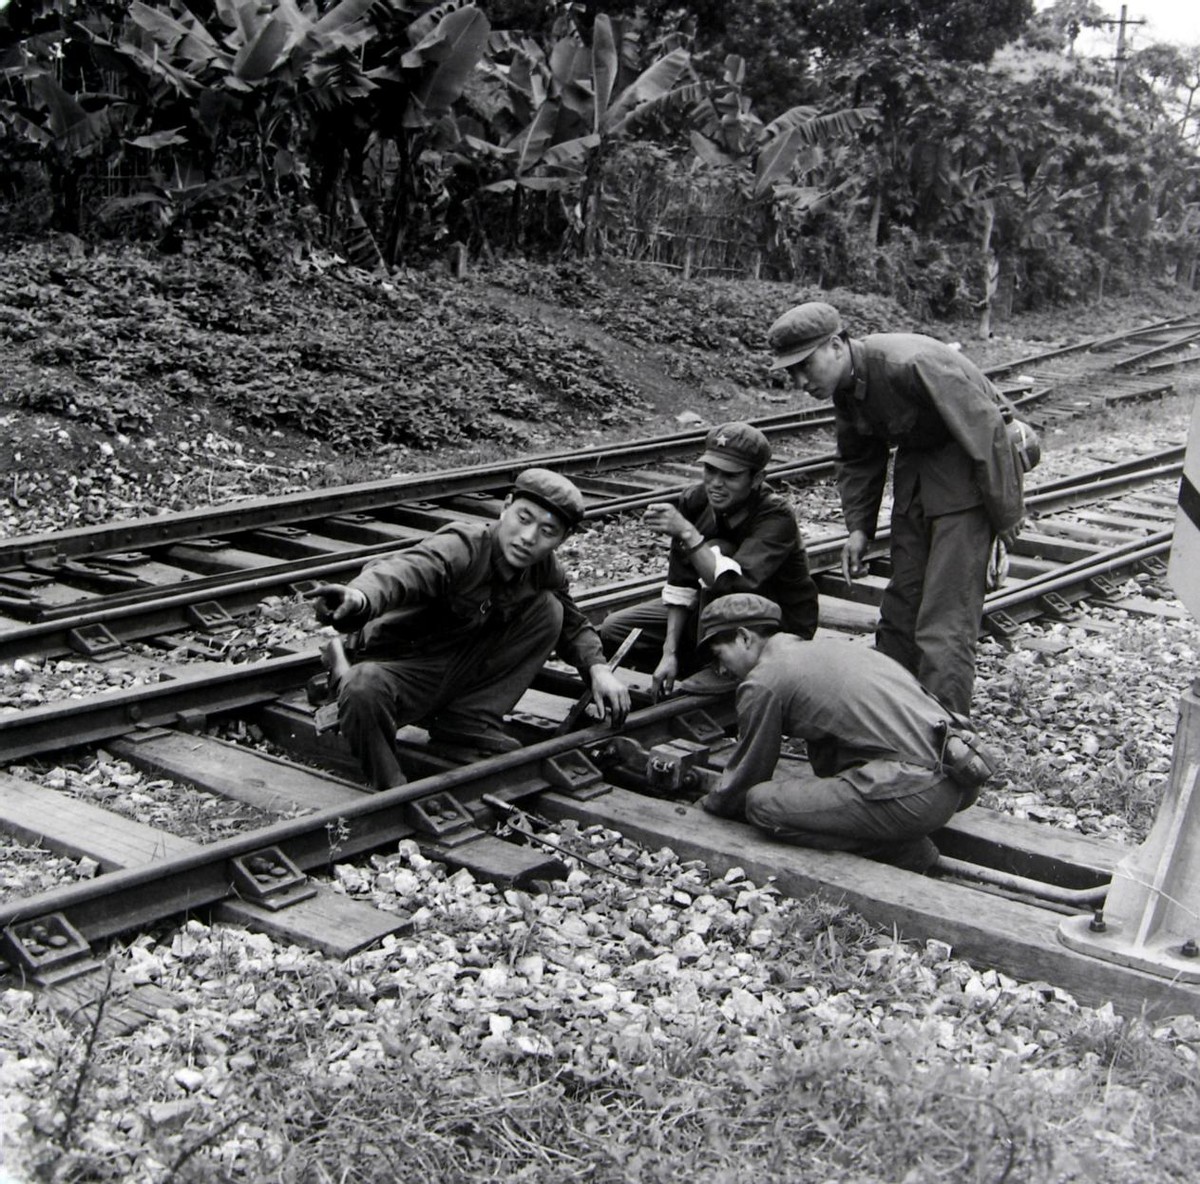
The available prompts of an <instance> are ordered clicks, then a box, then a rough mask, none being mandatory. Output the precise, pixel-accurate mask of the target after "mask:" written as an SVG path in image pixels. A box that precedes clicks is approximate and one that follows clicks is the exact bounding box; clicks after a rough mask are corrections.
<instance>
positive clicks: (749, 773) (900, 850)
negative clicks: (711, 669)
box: [700, 594, 994, 871]
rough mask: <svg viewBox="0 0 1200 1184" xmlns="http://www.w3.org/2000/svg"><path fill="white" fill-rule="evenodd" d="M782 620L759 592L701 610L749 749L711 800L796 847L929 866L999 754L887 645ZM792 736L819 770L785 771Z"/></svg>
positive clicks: (723, 812) (714, 808)
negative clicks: (806, 630) (810, 631)
mask: <svg viewBox="0 0 1200 1184" xmlns="http://www.w3.org/2000/svg"><path fill="white" fill-rule="evenodd" d="M780 623H781V622H780V612H779V608H778V606H777V605H775V604H773V603H772V602H771V601H769V600H766V599H764V598H763V597H761V596H753V595H745V594H743V595H734V596H722V597H719V598H718V599H716V600H714V601H712V602H711V603H710V604H708V605H707V606H706V607H705V609H704V612H703V614H702V615H701V619H700V641H701V646H702V648H707V649H709V650H710V651H711V653H712V657H713V662H714V664H715V665H716V666H717V667H718V668H719V669H720V670H721V671H723V672H724V673H725V674H727V675H728V676H730V677H732V678H735V679H738V680H739V685H738V690H737V719H738V739H737V747H736V748H735V749H734V752H733V755H732V756H731V757H730V759H729V762H728V764H727V765H726V766H725V769H724V771H723V772H722V774H721V780H720V783H719V784H718V786H717V788H716V789H714V790H712V791H711V792H710V793H708V794H707V795H706V796H705V797H704V798H703V799H701V803H700V804H701V805H702V806H703V808H704V809H705V810H707V811H708V812H709V813H711V814H717V815H720V816H721V817H723V818H738V819H743V818H744V819H745V820H746V821H747V822H750V823H753V825H755V826H757V827H760V828H761V829H762V830H764V831H766V832H767V833H768V834H770V835H773V836H774V837H776V838H778V839H782V840H784V841H785V842H789V843H796V844H797V845H799V846H803V847H816V848H820V849H823V850H827V851H854V852H857V853H859V854H862V855H866V856H869V857H871V858H874V859H879V860H881V861H883V862H886V863H890V864H894V865H897V866H900V867H903V868H907V869H908V870H910V871H927V870H928V869H929V868H930V867H932V866H933V865H934V864H935V863H936V862H937V859H938V850H937V847H936V846H935V845H934V843H933V841H932V840H931V839H930V838H929V835H930V833H931V832H932V831H935V830H937V829H938V828H939V827H942V826H944V825H945V824H946V823H947V822H948V821H949V820H950V818H951V817H952V816H953V815H954V813H955V812H956V811H958V810H961V809H963V808H964V807H965V806H968V805H970V804H971V803H972V802H973V801H974V800H975V798H976V797H977V796H978V791H979V786H980V785H982V783H983V781H984V780H985V779H986V778H987V776H988V775H989V774H990V772H991V771H992V761H993V760H994V758H992V757H991V754H990V753H987V752H986V750H985V749H983V748H982V746H981V745H979V743H978V741H977V740H976V738H975V737H974V736H973V735H972V734H971V733H970V732H969V731H967V730H965V728H964V726H963V725H964V721H963V720H962V719H961V718H960V717H955V716H954V715H953V713H952V712H949V711H947V710H946V708H945V707H943V706H942V705H941V704H940V703H939V702H938V701H937V700H936V699H935V698H934V697H933V696H932V695H930V694H929V693H928V692H927V691H926V690H924V688H922V686H921V685H920V683H918V682H917V680H916V679H915V678H914V677H913V676H912V675H911V674H910V673H909V672H908V671H907V670H905V669H904V667H903V666H901V665H900V664H899V663H898V662H894V661H892V659H891V658H889V657H886V656H885V655H884V654H881V653H880V652H879V650H878V649H874V648H872V647H871V646H868V645H864V644H862V643H860V642H855V641H846V640H842V639H840V638H833V637H830V638H825V639H818V640H816V641H803V640H801V639H800V638H798V637H795V636H793V635H791V634H788V633H783V632H780ZM785 736H790V737H795V738H797V739H802V740H804V741H805V742H806V744H807V752H808V759H809V763H810V764H811V766H812V769H811V771H809V770H804V771H802V772H796V773H789V774H788V775H787V776H785V777H784V776H781V777H779V778H777V777H776V763H777V762H778V760H779V756H780V752H781V748H782V744H783V738H784V737H785Z"/></svg>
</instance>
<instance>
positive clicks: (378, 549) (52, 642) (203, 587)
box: [0, 447, 1186, 661]
mask: <svg viewBox="0 0 1200 1184" xmlns="http://www.w3.org/2000/svg"><path fill="white" fill-rule="evenodd" d="M1185 451H1186V450H1185V449H1184V448H1182V447H1176V448H1167V449H1163V450H1161V451H1160V452H1156V453H1151V454H1148V455H1146V456H1144V457H1139V458H1136V459H1134V460H1131V461H1125V462H1121V463H1120V464H1117V465H1110V466H1106V467H1105V468H1104V469H1102V470H1098V471H1096V472H1093V473H1087V474H1083V475H1082V476H1078V477H1067V478H1062V479H1059V480H1056V481H1052V482H1049V483H1047V484H1045V485H1038V486H1034V487H1033V488H1031V489H1030V490H1029V492H1028V493H1027V495H1026V506H1027V507H1028V508H1031V509H1041V510H1048V509H1053V508H1061V507H1066V506H1069V505H1072V504H1078V503H1079V502H1084V501H1087V500H1089V499H1095V498H1096V497H1100V496H1105V495H1111V494H1112V493H1115V492H1118V491H1120V490H1123V489H1132V488H1136V487H1137V486H1138V485H1140V484H1144V483H1146V482H1147V481H1153V480H1159V479H1161V478H1164V477H1169V476H1174V475H1177V473H1179V472H1181V471H1182V459H1183V455H1184V453H1185ZM829 459H830V458H827V457H814V458H808V459H806V460H803V461H798V462H792V463H789V464H782V465H778V466H772V468H771V470H770V471H771V474H772V476H773V477H774V478H775V479H777V480H786V479H788V478H790V477H794V476H798V475H804V476H812V475H814V474H815V473H816V472H817V471H819V468H820V466H822V465H824V463H825V462H826V461H827V460H829ZM684 487H685V483H681V484H680V485H679V486H677V487H674V489H676V490H678V489H683V488H684ZM671 493H672V489H670V488H665V489H664V491H663V492H661V493H655V494H648V495H637V497H638V499H639V501H640V499H643V498H645V499H655V498H663V497H669V496H670V495H671ZM625 500H628V499H625ZM608 505H609V503H605V505H604V506H603V507H593V508H592V511H593V512H594V513H595V515H596V516H601V515H602V514H606V513H608V512H609V510H608V509H607V508H606V507H608ZM621 508H637V507H636V506H632V507H629V506H627V505H624V504H623V505H622V507H621ZM612 512H614V513H615V512H617V511H616V510H613V511H612ZM887 537H888V530H887V528H886V527H885V528H883V529H882V530H880V531H879V533H878V535H877V537H876V541H877V542H882V541H884V540H886V539H887ZM845 539H846V535H845V534H844V533H839V534H837V535H834V536H832V537H829V538H826V539H823V540H821V541H819V542H816V543H810V544H809V545H808V548H807V550H808V557H809V563H810V565H811V567H812V569H813V570H814V572H818V573H819V572H822V571H825V570H831V569H835V568H837V567H838V565H839V564H840V562H841V549H842V546H843V544H844V542H845ZM405 545H407V544H403V543H387V544H379V545H377V546H370V547H363V548H359V549H356V550H355V551H353V552H350V553H347V552H340V553H339V554H338V557H337V558H329V557H326V556H313V557H310V558H307V559H299V560H293V561H291V562H289V563H283V564H272V565H269V566H265V567H263V568H261V569H259V570H258V571H257V572H256V573H255V574H254V575H251V576H246V575H242V574H240V573H239V574H238V575H236V576H212V577H208V578H204V579H198V580H195V581H188V583H186V584H176V585H172V586H171V587H170V588H169V589H161V588H155V589H145V590H143V591H139V593H137V594H122V595H121V596H119V597H110V598H106V599H105V600H104V602H103V604H102V605H100V606H98V607H91V608H89V607H84V608H73V609H71V610H65V609H64V610H62V611H61V612H49V613H47V614H45V616H44V617H43V618H42V619H41V620H39V621H38V622H36V623H33V624H30V625H27V626H23V627H20V628H16V629H9V630H0V661H12V660H13V659H15V658H19V657H27V656H28V655H29V654H30V653H34V652H36V653H46V654H63V653H70V652H71V650H72V647H71V643H70V636H69V635H70V634H71V633H73V632H78V631H80V630H85V629H88V628H90V627H95V626H98V625H99V626H103V627H104V628H105V629H106V630H108V631H109V632H110V633H111V634H112V635H113V637H114V638H116V639H117V641H133V640H137V639H139V638H145V637H152V636H155V635H160V634H164V633H170V632H172V631H175V630H179V629H181V628H190V627H194V626H193V625H192V624H191V623H190V622H189V620H188V616H187V613H188V610H189V609H191V608H192V607H193V606H195V605H198V604H201V603H203V602H206V601H210V600H212V599H213V598H214V597H218V598H219V600H220V603H221V605H222V607H223V608H224V609H225V610H226V611H227V612H236V611H243V610H248V609H250V608H252V607H253V606H254V605H255V604H257V603H258V602H259V601H260V600H261V599H262V598H263V597H264V596H267V595H273V594H275V595H278V594H281V593H283V592H285V591H286V592H288V593H293V592H295V591H296V588H297V586H298V585H303V584H304V583H305V582H320V581H332V582H338V581H340V580H342V579H344V578H346V577H347V576H348V575H349V574H350V573H353V572H357V570H358V569H359V568H360V567H361V566H362V564H363V563H364V562H365V561H366V560H367V559H369V558H371V557H372V556H374V555H377V554H391V553H393V552H395V551H397V550H400V549H402V548H403V547H404V546H405ZM660 585H661V579H659V578H658V577H648V578H645V579H642V580H638V581H632V582H629V583H627V584H625V585H621V586H619V587H618V588H616V589H615V590H611V591H609V592H608V598H607V600H605V601H604V602H603V603H604V604H605V607H606V608H609V609H610V608H612V607H614V606H615V605H616V604H618V603H619V604H625V603H634V602H636V601H637V600H638V599H642V598H645V597H648V596H651V595H653V594H654V592H655V591H656V590H657V589H658V587H659V586H660ZM164 592H165V593H166V594H165V595H164ZM590 598H592V597H590V596H589V594H584V595H582V596H580V597H579V598H578V599H579V600H580V601H581V603H582V602H583V601H585V600H588V599H590ZM584 607H586V606H584Z"/></svg>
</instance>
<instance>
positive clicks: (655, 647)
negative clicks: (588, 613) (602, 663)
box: [600, 600, 704, 675]
mask: <svg viewBox="0 0 1200 1184" xmlns="http://www.w3.org/2000/svg"><path fill="white" fill-rule="evenodd" d="M697 615H698V614H697V613H696V612H695V611H693V612H691V613H690V615H689V618H688V623H687V624H686V625H685V626H684V629H683V636H682V637H681V638H680V639H679V649H678V650H677V652H676V657H677V658H678V659H679V673H680V674H681V675H687V674H692V673H693V672H695V671H696V670H698V669H699V668H700V667H701V666H702V665H704V663H703V662H701V661H700V658H699V655H698V654H697V653H696V620H697ZM635 629H640V630H641V631H642V635H641V637H639V638H638V639H637V641H636V642H635V643H634V646H633V649H632V650H630V651H629V655H628V656H627V657H626V659H625V662H624V664H625V665H627V666H632V667H633V668H634V669H635V670H638V669H646V670H653V669H654V668H655V667H656V666H657V665H658V663H659V659H661V658H662V647H663V642H664V641H666V640H667V606H666V605H665V604H663V602H662V601H661V600H648V601H647V602H646V603H645V604H632V605H630V606H629V608H622V609H618V610H617V611H616V612H613V613H609V614H608V616H607V617H605V618H604V620H603V622H602V623H601V625H600V640H601V641H602V642H603V643H604V652H605V653H606V654H608V655H609V656H611V655H613V654H615V653H616V652H617V650H618V649H619V648H620V645H621V643H622V642H623V641H624V640H625V638H627V637H628V636H629V635H630V633H632V632H633V631H634V630H635Z"/></svg>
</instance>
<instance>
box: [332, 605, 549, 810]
mask: <svg viewBox="0 0 1200 1184" xmlns="http://www.w3.org/2000/svg"><path fill="white" fill-rule="evenodd" d="M562 622H563V607H562V604H561V602H560V601H559V600H558V598H557V597H556V596H555V595H554V594H553V593H551V592H542V593H540V594H539V595H538V596H535V597H534V598H533V599H532V600H530V601H529V602H528V603H527V604H526V605H525V606H523V608H522V609H521V611H520V612H519V613H518V614H517V615H516V616H514V617H512V618H510V619H509V620H508V621H500V620H498V619H496V620H493V621H491V622H490V623H489V624H488V625H487V626H485V627H484V628H483V629H481V630H479V631H478V632H476V633H473V634H472V635H471V638H470V641H469V643H468V644H466V645H462V646H459V647H458V648H455V649H450V650H443V651H438V652H436V653H432V654H414V655H411V656H407V657H403V658H398V659H395V660H392V661H374V660H367V661H363V662H360V663H357V664H356V665H354V666H351V667H350V669H349V670H348V671H347V672H346V673H345V674H344V675H343V677H342V679H341V681H340V683H339V684H338V689H337V690H338V723H339V726H340V728H341V732H342V735H343V736H344V737H345V740H346V743H347V744H348V745H349V746H350V750H351V751H352V752H353V753H354V754H355V756H356V757H357V758H358V760H359V762H360V764H361V765H362V767H363V772H364V773H365V774H366V776H367V780H368V781H369V782H370V784H371V785H372V787H373V788H375V789H387V788H389V787H390V786H393V785H401V784H403V783H404V774H403V772H402V771H401V768H400V762H399V761H398V760H397V759H396V730H397V729H398V728H400V727H402V726H403V725H405V724H411V723H415V722H417V721H418V720H428V719H429V718H430V717H433V716H436V723H437V727H438V728H439V729H440V730H443V731H447V732H461V733H467V734H470V733H478V732H481V731H487V730H489V729H494V728H501V727H502V723H503V719H504V714H505V712H507V711H511V710H512V708H513V707H514V706H515V704H516V702H517V700H518V699H519V698H520V697H521V696H522V695H523V694H524V693H525V691H526V690H528V688H529V685H530V683H532V682H533V680H534V678H535V676H536V675H537V673H538V671H539V670H540V669H541V668H542V664H543V663H544V662H545V661H546V659H547V658H548V657H549V656H550V655H551V654H552V653H553V652H554V647H555V645H556V644H557V643H558V638H559V634H560V633H561V632H562Z"/></svg>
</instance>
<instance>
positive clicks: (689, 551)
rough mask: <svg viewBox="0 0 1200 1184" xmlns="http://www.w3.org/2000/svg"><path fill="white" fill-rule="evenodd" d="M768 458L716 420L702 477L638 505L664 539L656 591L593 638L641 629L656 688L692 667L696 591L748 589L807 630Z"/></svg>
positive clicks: (799, 547) (663, 688) (787, 511)
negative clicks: (672, 497) (767, 480)
mask: <svg viewBox="0 0 1200 1184" xmlns="http://www.w3.org/2000/svg"><path fill="white" fill-rule="evenodd" d="M770 459H771V445H770V444H769V443H768V441H767V438H766V436H764V435H763V434H762V432H760V431H759V430H758V428H756V427H754V426H753V425H752V424H748V423H725V424H721V425H720V426H719V427H715V428H713V429H712V430H711V431H710V432H709V433H708V437H707V438H706V440H705V442H704V453H703V455H702V456H701V457H700V464H701V466H702V467H703V470H704V479H703V481H701V482H699V483H697V484H696V485H693V486H691V487H690V488H688V489H685V490H684V491H683V493H682V494H680V496H679V498H678V500H676V501H674V502H656V503H654V504H653V505H651V506H649V507H647V509H646V515H645V518H644V522H645V524H646V525H647V526H649V527H650V529H651V530H653V531H656V532H657V533H658V534H661V535H664V536H666V537H667V538H668V539H670V542H671V550H670V558H669V560H668V567H667V582H666V586H665V587H664V588H663V591H662V598H661V600H659V601H656V602H653V603H650V604H639V605H634V606H633V607H632V608H628V609H622V610H620V611H619V612H615V613H613V614H611V615H610V616H609V617H607V618H606V619H605V621H604V623H603V624H602V625H601V626H600V636H601V637H602V638H603V639H604V642H605V644H606V645H607V646H609V647H610V648H613V649H615V648H616V647H617V646H618V645H620V644H621V642H622V641H624V639H625V638H626V637H627V636H628V635H629V633H630V632H631V631H632V630H633V629H635V628H637V629H641V630H642V639H643V641H646V642H649V644H650V646H653V647H654V651H655V652H654V656H653V658H651V659H650V660H653V661H657V666H656V667H655V670H654V682H653V687H654V693H655V695H656V696H657V695H658V694H660V693H664V692H665V693H668V694H669V693H670V691H671V690H672V689H673V687H674V684H675V680H676V678H678V677H679V676H680V675H681V674H682V675H687V674H690V673H691V672H692V671H693V670H695V669H696V666H697V664H698V661H697V657H696V653H695V648H696V621H697V619H698V617H699V614H700V608H701V607H702V605H701V601H702V600H703V599H710V598H712V597H716V596H724V595H728V594H729V593H731V592H757V593H759V594H761V595H763V596H766V597H768V598H769V599H771V600H773V601H774V602H775V603H776V604H778V605H779V607H780V609H781V610H782V613H783V622H784V628H785V629H787V630H788V631H789V632H792V633H795V634H797V635H799V636H800V637H812V635H813V633H815V632H816V628H817V586H816V584H815V583H814V581H813V578H812V576H811V575H810V574H809V570H808V556H807V554H806V553H805V550H804V544H803V543H802V542H801V539H800V530H799V528H798V527H797V525H796V517H795V515H794V514H793V513H792V509H791V506H789V505H788V503H787V501H786V500H784V498H782V497H781V496H780V495H779V494H777V493H775V492H774V490H772V489H771V488H770V487H769V486H767V485H766V484H764V481H763V477H764V470H765V469H766V467H767V462H768V461H769V460H770ZM694 689H697V690H702V689H705V688H704V687H703V686H700V685H696V686H695V688H694ZM712 689H715V688H712Z"/></svg>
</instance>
